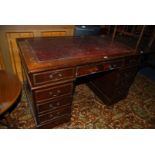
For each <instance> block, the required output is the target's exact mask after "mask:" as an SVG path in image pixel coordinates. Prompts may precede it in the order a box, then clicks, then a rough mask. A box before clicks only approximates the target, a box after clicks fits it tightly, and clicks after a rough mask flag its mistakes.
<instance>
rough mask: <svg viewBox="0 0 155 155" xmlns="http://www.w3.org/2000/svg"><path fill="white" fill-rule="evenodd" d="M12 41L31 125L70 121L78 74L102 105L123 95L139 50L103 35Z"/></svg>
mask: <svg viewBox="0 0 155 155" xmlns="http://www.w3.org/2000/svg"><path fill="white" fill-rule="evenodd" d="M17 43H18V46H19V49H20V55H21V61H22V65H23V68H24V71H25V74H26V78H27V85H26V87H27V89H26V90H27V94H28V95H29V97H28V99H30V105H31V107H32V111H33V114H34V118H35V121H36V127H37V128H52V127H55V126H56V125H58V124H61V123H64V122H68V121H69V120H70V118H71V112H72V96H73V93H74V87H75V80H76V79H77V78H79V77H83V76H85V77H86V78H87V79H88V86H89V87H90V88H91V89H92V90H93V91H94V92H95V93H96V95H98V96H99V97H100V98H101V99H102V100H103V103H104V104H108V105H110V104H114V103H116V102H118V101H119V100H121V99H123V98H125V97H126V96H127V94H128V90H129V87H130V85H131V84H132V82H133V80H134V77H135V75H136V72H137V69H138V65H139V61H140V53H139V52H137V51H135V50H134V49H132V48H130V47H128V46H127V45H124V44H122V43H119V42H115V41H113V42H112V41H111V40H110V39H107V38H104V37H90V36H89V37H53V38H28V39H18V40H17Z"/></svg>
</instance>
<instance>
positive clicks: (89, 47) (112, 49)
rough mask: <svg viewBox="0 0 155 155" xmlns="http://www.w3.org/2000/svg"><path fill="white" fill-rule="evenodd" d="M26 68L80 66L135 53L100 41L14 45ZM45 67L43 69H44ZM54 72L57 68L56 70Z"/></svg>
mask: <svg viewBox="0 0 155 155" xmlns="http://www.w3.org/2000/svg"><path fill="white" fill-rule="evenodd" d="M17 42H18V45H19V47H20V49H21V53H22V55H23V57H24V59H25V62H26V63H27V64H28V66H29V67H28V68H31V69H37V68H39V67H37V64H40V65H39V66H40V68H43V66H44V67H45V66H48V67H49V66H51V67H54V68H55V67H56V66H65V65H67V66H69V65H80V64H83V63H87V62H91V61H92V62H95V61H101V60H102V59H104V58H115V57H121V56H125V55H132V54H134V53H135V51H134V50H133V49H131V48H130V47H128V46H126V45H125V44H122V43H119V42H112V41H111V40H109V39H105V38H103V37H53V38H29V39H20V40H18V41H17ZM43 64H44V65H43ZM56 68H57V67H56Z"/></svg>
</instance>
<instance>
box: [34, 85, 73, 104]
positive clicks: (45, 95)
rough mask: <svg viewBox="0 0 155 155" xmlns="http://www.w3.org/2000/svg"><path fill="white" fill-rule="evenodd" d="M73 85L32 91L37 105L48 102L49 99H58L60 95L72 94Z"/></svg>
mask: <svg viewBox="0 0 155 155" xmlns="http://www.w3.org/2000/svg"><path fill="white" fill-rule="evenodd" d="M72 90H73V84H72V83H69V84H64V85H59V86H57V87H56V86H55V87H49V88H44V89H39V90H35V91H34V97H35V101H36V102H37V103H39V102H44V101H49V100H50V99H54V98H57V97H60V96H61V95H67V94H72Z"/></svg>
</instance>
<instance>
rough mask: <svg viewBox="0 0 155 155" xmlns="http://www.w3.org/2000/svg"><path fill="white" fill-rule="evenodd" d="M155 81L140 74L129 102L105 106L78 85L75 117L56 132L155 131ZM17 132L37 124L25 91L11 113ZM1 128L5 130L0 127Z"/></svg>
mask: <svg viewBox="0 0 155 155" xmlns="http://www.w3.org/2000/svg"><path fill="white" fill-rule="evenodd" d="M154 92H155V81H151V80H150V79H149V78H146V77H145V76H143V75H141V74H138V75H137V76H136V78H135V81H134V83H133V84H132V86H131V88H130V91H129V94H128V96H127V98H126V99H124V100H121V101H119V102H118V103H116V104H115V105H114V106H110V107H109V106H106V105H105V104H104V103H103V102H102V101H101V100H100V99H99V98H98V97H97V96H96V95H95V94H94V93H93V92H92V91H91V90H90V89H89V88H88V87H87V86H86V85H85V84H80V85H78V86H76V89H75V93H74V97H73V108H72V118H71V121H70V122H68V123H64V124H62V125H59V126H57V127H55V128H56V129H75V128H76V129H137V128H138V129H151V128H155V93H154ZM11 118H12V124H14V126H15V128H16V129H33V128H35V123H34V120H33V117H32V114H31V111H30V108H29V104H28V103H27V99H26V97H25V94H24V92H23V93H22V100H21V102H20V103H19V104H18V106H17V108H16V109H15V110H14V111H13V112H12V113H11ZM0 128H6V127H4V126H2V125H1V126H0Z"/></svg>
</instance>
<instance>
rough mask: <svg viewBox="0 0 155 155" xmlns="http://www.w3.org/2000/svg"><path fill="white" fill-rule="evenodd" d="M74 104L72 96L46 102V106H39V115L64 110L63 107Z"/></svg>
mask: <svg viewBox="0 0 155 155" xmlns="http://www.w3.org/2000/svg"><path fill="white" fill-rule="evenodd" d="M71 104H72V96H70V95H68V96H64V97H60V98H59V99H54V100H51V101H49V102H46V103H44V104H40V105H37V111H38V114H41V113H43V112H47V111H52V110H56V109H58V108H62V107H63V106H66V105H70V106H71Z"/></svg>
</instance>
